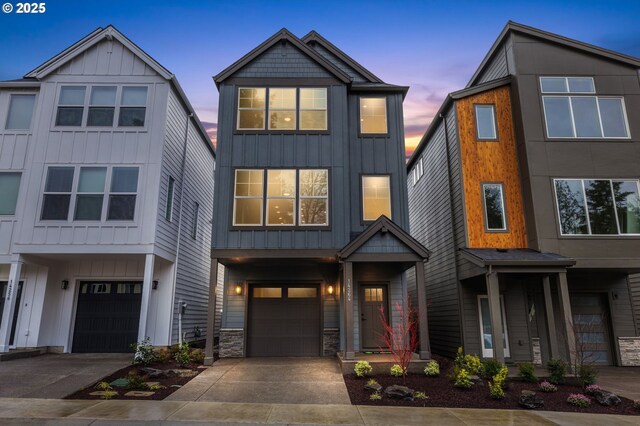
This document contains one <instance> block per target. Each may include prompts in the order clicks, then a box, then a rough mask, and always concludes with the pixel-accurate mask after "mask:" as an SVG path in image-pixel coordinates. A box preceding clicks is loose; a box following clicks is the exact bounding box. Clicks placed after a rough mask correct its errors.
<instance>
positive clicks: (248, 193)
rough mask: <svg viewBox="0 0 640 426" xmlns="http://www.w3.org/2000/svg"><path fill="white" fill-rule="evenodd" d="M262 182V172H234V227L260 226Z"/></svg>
mask: <svg viewBox="0 0 640 426" xmlns="http://www.w3.org/2000/svg"><path fill="white" fill-rule="evenodd" d="M263 180H264V171H263V170H236V185H235V193H234V202H233V224H234V225H239V226H245V225H262V200H263V192H264V183H263Z"/></svg>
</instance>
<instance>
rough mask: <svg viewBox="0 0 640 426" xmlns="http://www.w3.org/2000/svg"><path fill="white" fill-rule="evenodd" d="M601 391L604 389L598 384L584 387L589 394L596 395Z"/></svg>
mask: <svg viewBox="0 0 640 426" xmlns="http://www.w3.org/2000/svg"><path fill="white" fill-rule="evenodd" d="M600 391H602V388H601V387H600V386H598V385H587V387H585V388H584V393H586V394H587V395H595V394H596V393H598V392H600Z"/></svg>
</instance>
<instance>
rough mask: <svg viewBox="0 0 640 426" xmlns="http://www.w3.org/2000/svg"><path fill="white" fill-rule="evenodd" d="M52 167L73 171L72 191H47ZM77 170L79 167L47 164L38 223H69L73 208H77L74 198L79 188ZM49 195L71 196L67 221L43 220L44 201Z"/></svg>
mask: <svg viewBox="0 0 640 426" xmlns="http://www.w3.org/2000/svg"><path fill="white" fill-rule="evenodd" d="M52 167H58V168H68V169H73V177H72V178H71V189H70V190H69V191H68V192H52V191H47V190H46V189H47V181H48V180H49V169H50V168H52ZM76 169H78V167H77V166H75V165H67V164H47V165H45V166H44V170H45V173H44V179H43V180H42V181H43V182H42V191H40V194H41V197H40V203H41V206H40V208H39V209H38V210H39V212H40V214H39V215H38V221H39V222H44V223H69V217H70V216H72V214H71V213H72V212H71V206H72V205H73V206H75V203H74V202H73V201H74V197H73V193H74V189H76V188H77V186H78V176H77V175H79V173H76ZM48 194H52V195H56V194H58V195H67V194H68V195H69V209H68V210H67V217H66V219H43V218H42V216H43V214H44V199H45V196H46V195H48Z"/></svg>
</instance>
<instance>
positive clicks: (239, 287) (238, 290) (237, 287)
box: [236, 284, 242, 296]
mask: <svg viewBox="0 0 640 426" xmlns="http://www.w3.org/2000/svg"><path fill="white" fill-rule="evenodd" d="M236 294H237V295H238V296H241V295H242V284H236Z"/></svg>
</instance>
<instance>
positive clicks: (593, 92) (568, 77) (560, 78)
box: [539, 75, 596, 94]
mask: <svg viewBox="0 0 640 426" xmlns="http://www.w3.org/2000/svg"><path fill="white" fill-rule="evenodd" d="M572 78H581V79H586V78H589V79H591V85H592V86H593V90H592V91H589V92H572V91H571V90H570V88H569V79H572ZM543 79H553V80H564V86H565V87H566V88H567V90H566V92H553V91H550V92H545V91H544V90H543V89H542V80H543ZM539 82H540V93H568V94H570V93H575V94H595V93H596V83H595V81H594V79H593V77H591V76H588V75H587V76H579V75H574V76H554V75H542V76H540V78H539Z"/></svg>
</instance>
